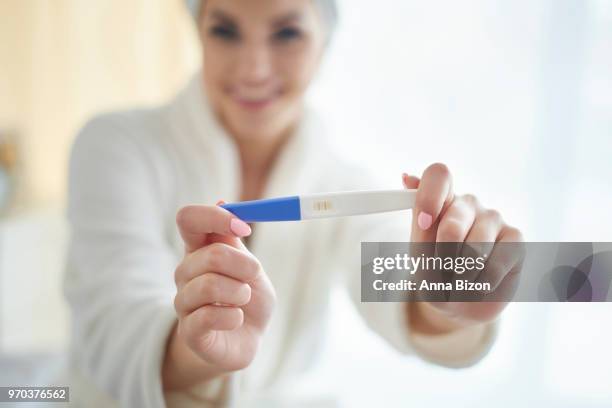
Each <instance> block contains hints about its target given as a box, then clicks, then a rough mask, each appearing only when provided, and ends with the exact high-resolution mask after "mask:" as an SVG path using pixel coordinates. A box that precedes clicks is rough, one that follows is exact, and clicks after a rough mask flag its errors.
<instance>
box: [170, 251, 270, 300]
mask: <svg viewBox="0 0 612 408" xmlns="http://www.w3.org/2000/svg"><path fill="white" fill-rule="evenodd" d="M206 272H216V273H219V274H222V275H226V276H228V277H230V278H233V279H236V280H238V281H241V282H244V283H249V282H252V281H254V280H255V279H257V278H258V276H259V274H260V273H261V264H260V263H259V261H258V260H257V258H255V256H253V255H252V254H251V253H250V252H248V251H247V250H241V249H237V248H234V247H232V246H230V245H227V244H224V243H221V242H214V243H212V244H210V245H208V246H205V247H203V248H200V249H198V250H196V251H195V252H193V253H191V254H189V255H188V256H187V258H186V259H185V260H184V261H183V262H182V263H181V264H180V265H179V267H178V268H177V270H176V273H175V274H174V278H175V282H176V286H177V288H179V289H180V288H181V287H182V286H183V285H185V284H186V283H187V282H189V281H190V280H192V279H194V278H195V277H196V276H198V275H202V274H204V273H206Z"/></svg>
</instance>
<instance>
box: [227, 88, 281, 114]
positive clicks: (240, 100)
mask: <svg viewBox="0 0 612 408" xmlns="http://www.w3.org/2000/svg"><path fill="white" fill-rule="evenodd" d="M280 94H281V93H280V91H277V92H273V93H271V94H268V95H262V96H254V95H253V96H251V95H239V94H236V93H233V94H231V97H232V99H233V100H234V101H235V102H236V103H237V104H238V105H239V106H240V107H242V108H244V109H247V110H249V111H258V110H262V109H265V108H267V107H268V106H270V105H272V103H273V102H274V101H276V100H277V99H278V97H279V96H280Z"/></svg>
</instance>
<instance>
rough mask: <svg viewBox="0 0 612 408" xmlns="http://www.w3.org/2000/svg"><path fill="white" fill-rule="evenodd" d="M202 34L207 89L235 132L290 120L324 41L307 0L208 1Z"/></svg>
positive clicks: (270, 128)
mask: <svg viewBox="0 0 612 408" xmlns="http://www.w3.org/2000/svg"><path fill="white" fill-rule="evenodd" d="M200 35H201V38H202V44H203V54H204V69H203V73H204V86H205V89H206V92H207V94H208V97H209V99H210V101H211V103H212V106H213V109H214V110H215V112H216V113H217V114H218V115H219V117H220V119H221V122H222V123H223V125H224V126H225V127H226V128H228V130H229V131H230V132H231V133H232V134H233V135H234V136H235V137H240V138H273V137H276V136H278V135H279V134H282V133H284V132H285V131H286V130H288V129H289V128H291V127H292V126H293V125H294V124H295V122H296V121H297V120H298V118H299V116H300V114H301V108H302V99H303V96H304V93H305V91H306V88H307V87H308V84H309V82H310V80H311V79H312V77H313V75H314V73H315V71H316V69H317V67H318V65H319V60H320V57H321V54H322V52H323V48H324V43H325V38H324V37H325V33H324V28H323V27H322V24H321V21H320V18H319V15H318V14H317V10H316V9H315V6H314V5H313V2H312V0H290V1H287V0H285V1H283V0H206V1H204V7H203V10H202V13H201V14H200Z"/></svg>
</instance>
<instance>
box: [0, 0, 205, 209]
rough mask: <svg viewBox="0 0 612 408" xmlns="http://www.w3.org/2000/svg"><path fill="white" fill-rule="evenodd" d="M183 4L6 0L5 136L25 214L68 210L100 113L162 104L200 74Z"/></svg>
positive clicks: (1, 111) (2, 63)
mask: <svg viewBox="0 0 612 408" xmlns="http://www.w3.org/2000/svg"><path fill="white" fill-rule="evenodd" d="M188 19H190V16H189V15H188V14H187V13H186V11H185V10H184V9H183V7H182V2H181V1H180V0H130V1H122V0H104V1H88V0H51V1H49V0H3V1H2V2H0V67H1V68H0V132H2V131H4V132H14V133H16V134H18V135H19V136H18V140H17V144H18V145H19V146H18V149H17V154H18V160H19V174H18V176H19V179H20V182H19V184H18V194H19V196H18V199H19V205H20V206H28V207H29V206H38V205H50V204H51V205H53V204H56V205H57V204H61V203H62V202H63V199H64V191H65V187H66V164H67V156H68V152H69V147H70V144H71V142H72V140H73V137H74V136H75V133H76V132H77V131H78V128H79V127H80V126H81V125H82V124H83V122H84V121H85V120H86V119H87V118H89V117H90V116H92V115H93V114H94V113H95V112H99V111H104V110H109V109H117V108H121V107H127V106H132V105H134V104H152V103H158V102H161V101H163V100H164V99H166V98H167V97H169V96H170V95H171V94H172V93H173V92H175V90H176V89H177V87H178V86H179V85H180V84H181V83H182V81H184V80H185V78H186V75H187V74H188V73H189V72H191V71H193V69H194V68H195V67H196V66H197V60H198V56H199V48H198V45H197V39H196V37H195V33H194V30H193V27H192V25H191V24H189V22H188Z"/></svg>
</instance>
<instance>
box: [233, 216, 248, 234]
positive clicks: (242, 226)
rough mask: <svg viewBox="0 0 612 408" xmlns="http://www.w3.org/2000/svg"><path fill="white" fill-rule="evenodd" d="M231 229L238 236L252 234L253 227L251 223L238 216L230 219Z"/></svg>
mask: <svg viewBox="0 0 612 408" xmlns="http://www.w3.org/2000/svg"><path fill="white" fill-rule="evenodd" d="M230 230H232V232H233V233H234V234H235V235H236V236H238V237H246V236H248V235H251V227H249V224H247V223H246V222H244V221H242V220H240V219H238V218H232V220H231V221H230Z"/></svg>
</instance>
